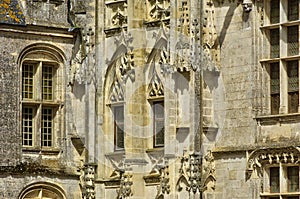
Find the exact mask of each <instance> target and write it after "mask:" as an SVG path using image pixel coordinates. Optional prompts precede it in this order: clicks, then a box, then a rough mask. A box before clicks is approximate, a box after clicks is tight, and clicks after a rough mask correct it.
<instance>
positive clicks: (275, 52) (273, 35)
mask: <svg viewBox="0 0 300 199" xmlns="http://www.w3.org/2000/svg"><path fill="white" fill-rule="evenodd" d="M270 48H271V49H270V53H271V58H277V57H279V55H280V53H279V52H280V51H279V29H278V28H277V29H271V30H270Z"/></svg>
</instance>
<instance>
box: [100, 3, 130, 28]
mask: <svg viewBox="0 0 300 199" xmlns="http://www.w3.org/2000/svg"><path fill="white" fill-rule="evenodd" d="M105 4H106V6H107V9H108V12H110V16H111V18H110V24H109V26H111V27H114V26H115V27H123V26H126V25H127V1H126V0H117V1H109V2H106V3H105Z"/></svg>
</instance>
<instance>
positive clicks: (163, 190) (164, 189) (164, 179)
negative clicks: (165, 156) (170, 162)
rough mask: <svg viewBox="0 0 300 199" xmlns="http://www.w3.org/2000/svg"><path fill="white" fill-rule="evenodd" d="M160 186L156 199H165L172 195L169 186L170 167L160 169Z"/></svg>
mask: <svg viewBox="0 0 300 199" xmlns="http://www.w3.org/2000/svg"><path fill="white" fill-rule="evenodd" d="M159 173H160V185H159V186H158V187H157V195H156V197H155V199H159V198H163V196H164V195H165V194H169V193H170V185H169V181H170V178H169V167H168V166H165V167H162V168H161V169H160V172H159Z"/></svg>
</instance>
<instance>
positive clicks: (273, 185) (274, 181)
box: [270, 167, 279, 193]
mask: <svg viewBox="0 0 300 199" xmlns="http://www.w3.org/2000/svg"><path fill="white" fill-rule="evenodd" d="M270 192H271V193H278V192H279V167H272V168H270Z"/></svg>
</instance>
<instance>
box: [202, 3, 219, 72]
mask: <svg viewBox="0 0 300 199" xmlns="http://www.w3.org/2000/svg"><path fill="white" fill-rule="evenodd" d="M204 9H205V12H204V13H205V14H204V15H205V16H204V22H203V28H202V31H203V37H202V40H203V46H202V52H201V53H202V60H201V61H202V63H203V64H202V65H203V66H202V68H204V67H205V68H204V69H206V70H207V69H208V70H210V71H211V70H213V68H215V66H217V65H218V64H219V59H220V50H219V45H218V42H217V39H218V36H217V31H216V27H215V8H214V2H213V0H207V1H206V6H205V8H204Z"/></svg>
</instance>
